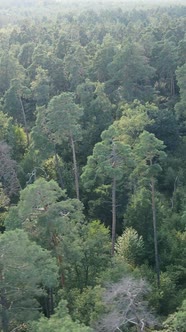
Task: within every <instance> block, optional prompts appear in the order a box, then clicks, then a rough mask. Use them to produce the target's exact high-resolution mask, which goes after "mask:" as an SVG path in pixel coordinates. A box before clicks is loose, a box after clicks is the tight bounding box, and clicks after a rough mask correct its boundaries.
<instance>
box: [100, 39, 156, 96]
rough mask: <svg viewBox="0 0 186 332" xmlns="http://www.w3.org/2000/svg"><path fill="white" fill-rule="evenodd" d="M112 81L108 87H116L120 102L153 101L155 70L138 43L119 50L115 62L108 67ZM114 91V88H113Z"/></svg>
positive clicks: (110, 80) (108, 83) (126, 45)
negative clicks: (152, 81)
mask: <svg viewBox="0 0 186 332" xmlns="http://www.w3.org/2000/svg"><path fill="white" fill-rule="evenodd" d="M108 71H109V76H110V79H109V81H108V82H107V85H106V86H110V85H112V86H114V91H115V93H116V91H117V95H118V98H119V100H121V99H122V98H124V99H125V100H127V101H128V102H131V101H133V100H134V99H139V100H145V101H148V100H151V99H152V94H153V88H152V83H151V80H152V77H153V76H154V73H155V69H154V68H153V67H151V66H150V65H149V59H147V57H146V56H145V55H144V50H143V48H142V47H141V45H139V44H138V43H130V42H128V43H126V44H125V45H124V46H123V47H122V48H118V50H117V52H116V54H115V55H114V57H113V61H112V62H111V63H110V64H109V66H108ZM112 89H113V88H112Z"/></svg>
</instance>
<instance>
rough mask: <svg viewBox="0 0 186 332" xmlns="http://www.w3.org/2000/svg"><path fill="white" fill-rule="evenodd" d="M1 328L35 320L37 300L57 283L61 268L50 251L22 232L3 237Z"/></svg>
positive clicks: (10, 232)
mask: <svg viewBox="0 0 186 332" xmlns="http://www.w3.org/2000/svg"><path fill="white" fill-rule="evenodd" d="M0 252H1V255H0V280H1V283H0V311H1V314H2V315H1V323H0V324H1V325H0V326H1V328H2V329H3V331H5V322H4V318H5V315H6V317H7V325H9V323H11V325H12V326H14V324H15V322H17V323H19V322H23V321H26V320H29V319H33V318H36V317H37V316H38V314H39V312H38V310H39V308H40V305H39V303H38V302H37V299H38V298H39V297H40V296H41V295H44V288H45V287H55V286H57V284H58V268H57V265H56V262H55V259H53V258H51V256H50V253H49V252H48V251H47V250H44V249H42V248H41V247H40V246H38V245H37V244H35V243H34V242H31V241H30V240H29V239H28V236H27V234H26V233H25V232H24V231H22V230H15V231H9V232H5V233H4V234H3V235H1V237H0Z"/></svg>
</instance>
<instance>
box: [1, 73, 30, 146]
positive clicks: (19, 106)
mask: <svg viewBox="0 0 186 332" xmlns="http://www.w3.org/2000/svg"><path fill="white" fill-rule="evenodd" d="M30 95H31V91H30V89H29V88H27V87H26V86H24V85H23V84H22V82H21V81H20V79H19V78H18V79H17V78H15V79H13V80H11V84H10V88H9V89H8V90H7V91H6V93H5V96H4V102H5V105H4V109H5V111H6V112H7V113H8V114H9V115H11V116H12V117H13V118H14V119H15V120H18V122H19V123H22V124H23V125H24V130H25V133H26V136H27V145H28V146H29V144H30V138H29V132H28V122H27V116H26V112H25V107H24V102H23V99H27V98H30Z"/></svg>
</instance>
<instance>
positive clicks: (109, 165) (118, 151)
mask: <svg viewBox="0 0 186 332" xmlns="http://www.w3.org/2000/svg"><path fill="white" fill-rule="evenodd" d="M118 136H119V133H118V132H117V130H116V128H115V127H114V126H110V127H109V129H108V130H105V131H104V132H103V133H102V135H101V138H102V141H101V142H99V143H97V144H96V145H95V147H94V150H93V155H92V156H89V157H88V161H87V165H86V166H85V168H84V171H83V174H82V176H81V178H82V180H83V182H84V186H85V187H86V188H90V187H91V185H93V184H94V182H95V181H97V180H98V178H99V180H100V181H101V182H102V183H104V181H105V182H106V183H109V185H111V188H112V189H111V190H112V198H111V200H112V251H111V252H112V255H114V246H115V236H116V192H117V182H118V180H121V179H122V177H123V175H124V174H125V172H126V168H127V165H129V164H130V158H131V157H130V154H131V151H130V146H129V145H127V144H123V143H122V142H121V141H120V140H119V137H118ZM99 180H98V182H99Z"/></svg>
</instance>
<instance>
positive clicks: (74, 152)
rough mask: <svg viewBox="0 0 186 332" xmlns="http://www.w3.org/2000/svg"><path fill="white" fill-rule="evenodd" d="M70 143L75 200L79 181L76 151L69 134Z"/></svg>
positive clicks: (77, 195)
mask: <svg viewBox="0 0 186 332" xmlns="http://www.w3.org/2000/svg"><path fill="white" fill-rule="evenodd" d="M70 143H71V147H72V156H73V165H74V178H75V188H76V198H77V199H79V179H78V169H77V160H76V150H75V144H74V139H73V136H72V134H70Z"/></svg>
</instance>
